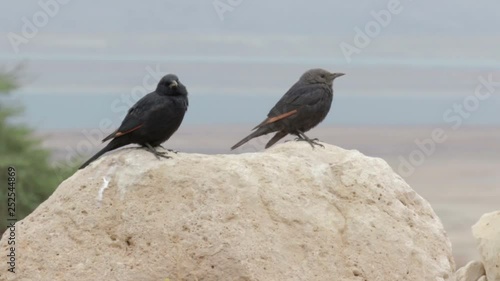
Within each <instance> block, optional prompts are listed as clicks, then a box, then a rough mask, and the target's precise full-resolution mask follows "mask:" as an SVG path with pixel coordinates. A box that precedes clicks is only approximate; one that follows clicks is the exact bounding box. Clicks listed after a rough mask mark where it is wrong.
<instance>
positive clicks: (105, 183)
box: [97, 165, 116, 203]
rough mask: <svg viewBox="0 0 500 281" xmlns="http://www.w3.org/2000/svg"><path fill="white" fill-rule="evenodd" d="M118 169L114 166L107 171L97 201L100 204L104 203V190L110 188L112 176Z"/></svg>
mask: <svg viewBox="0 0 500 281" xmlns="http://www.w3.org/2000/svg"><path fill="white" fill-rule="evenodd" d="M115 169H116V167H115V166H114V165H112V166H111V168H109V170H108V171H107V173H106V175H105V176H103V177H102V185H101V188H99V192H98V193H97V200H98V201H99V203H100V202H101V201H102V197H103V194H104V190H106V189H107V188H108V187H109V183H110V182H111V175H112V174H113V173H114V172H115Z"/></svg>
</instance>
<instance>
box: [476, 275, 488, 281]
mask: <svg viewBox="0 0 500 281" xmlns="http://www.w3.org/2000/svg"><path fill="white" fill-rule="evenodd" d="M477 281H488V279H486V275H483V276H481V277H480V278H479V279H477Z"/></svg>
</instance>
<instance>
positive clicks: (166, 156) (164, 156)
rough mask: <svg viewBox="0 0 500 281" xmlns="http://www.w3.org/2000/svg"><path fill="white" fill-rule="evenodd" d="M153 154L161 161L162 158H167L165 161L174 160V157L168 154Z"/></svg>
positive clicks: (156, 152)
mask: <svg viewBox="0 0 500 281" xmlns="http://www.w3.org/2000/svg"><path fill="white" fill-rule="evenodd" d="M153 154H154V155H155V156H156V158H157V159H158V160H160V159H161V158H165V159H170V158H172V156H168V155H167V153H166V152H160V151H155V152H153Z"/></svg>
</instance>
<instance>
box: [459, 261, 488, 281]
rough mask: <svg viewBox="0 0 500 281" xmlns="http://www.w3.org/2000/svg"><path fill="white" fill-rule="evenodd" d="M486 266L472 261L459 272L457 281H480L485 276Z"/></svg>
mask: <svg viewBox="0 0 500 281" xmlns="http://www.w3.org/2000/svg"><path fill="white" fill-rule="evenodd" d="M484 273H485V272H484V266H483V264H482V263H481V262H479V261H471V262H469V263H468V264H466V265H465V266H464V267H462V268H460V269H459V270H457V273H456V275H455V276H456V279H457V281H478V280H479V279H480V278H481V277H482V276H484Z"/></svg>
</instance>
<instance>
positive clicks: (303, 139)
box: [295, 131, 325, 149]
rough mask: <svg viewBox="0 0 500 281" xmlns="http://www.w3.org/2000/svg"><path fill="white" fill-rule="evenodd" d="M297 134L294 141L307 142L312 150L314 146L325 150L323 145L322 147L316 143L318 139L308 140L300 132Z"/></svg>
mask: <svg viewBox="0 0 500 281" xmlns="http://www.w3.org/2000/svg"><path fill="white" fill-rule="evenodd" d="M297 132H298V134H297V136H298V138H296V139H295V140H296V141H307V142H308V143H309V144H310V145H311V147H312V148H313V149H314V146H315V145H317V146H321V147H323V148H325V146H324V145H322V144H321V143H319V142H318V141H319V140H318V139H310V138H309V137H308V136H306V135H305V134H304V133H303V132H301V131H297Z"/></svg>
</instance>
